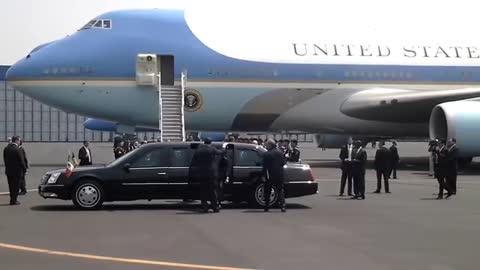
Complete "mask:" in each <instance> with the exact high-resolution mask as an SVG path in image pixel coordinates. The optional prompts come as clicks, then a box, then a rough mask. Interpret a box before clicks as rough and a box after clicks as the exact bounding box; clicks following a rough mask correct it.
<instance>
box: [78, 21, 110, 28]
mask: <svg viewBox="0 0 480 270" xmlns="http://www.w3.org/2000/svg"><path fill="white" fill-rule="evenodd" d="M91 28H97V29H112V20H91V21H89V22H88V23H87V24H86V25H85V26H84V27H82V28H81V29H80V30H85V29H91Z"/></svg>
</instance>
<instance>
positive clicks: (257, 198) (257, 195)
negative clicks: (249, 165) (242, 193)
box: [252, 183, 278, 207]
mask: <svg viewBox="0 0 480 270" xmlns="http://www.w3.org/2000/svg"><path fill="white" fill-rule="evenodd" d="M264 188H265V183H259V184H257V186H256V187H255V190H254V191H253V194H252V195H253V196H252V197H253V198H252V203H253V204H254V205H255V206H257V207H264V206H265V196H264V193H263V192H264ZM277 202H278V192H277V188H276V187H274V186H272V192H271V193H270V206H274V205H276V204H277Z"/></svg>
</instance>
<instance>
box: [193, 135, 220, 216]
mask: <svg viewBox="0 0 480 270" xmlns="http://www.w3.org/2000/svg"><path fill="white" fill-rule="evenodd" d="M211 144H212V140H211V139H210V138H207V139H205V141H204V144H203V145H199V146H198V149H197V150H196V151H195V154H194V155H193V158H192V162H191V165H190V167H191V168H190V177H191V178H194V179H195V180H196V181H195V182H199V183H200V196H201V200H202V208H203V212H204V213H208V209H209V207H208V203H207V201H210V208H212V209H213V211H214V212H215V213H218V212H219V211H220V209H219V207H218V191H217V188H218V182H217V181H218V163H217V155H219V154H221V153H220V151H219V150H217V149H216V148H215V147H213V146H212V145H211Z"/></svg>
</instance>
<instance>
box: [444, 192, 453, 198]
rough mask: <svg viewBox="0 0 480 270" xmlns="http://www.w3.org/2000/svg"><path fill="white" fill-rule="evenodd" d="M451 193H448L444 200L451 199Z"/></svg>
mask: <svg viewBox="0 0 480 270" xmlns="http://www.w3.org/2000/svg"><path fill="white" fill-rule="evenodd" d="M452 195H453V193H448V194H447V196H445V199H448V198H450V197H452Z"/></svg>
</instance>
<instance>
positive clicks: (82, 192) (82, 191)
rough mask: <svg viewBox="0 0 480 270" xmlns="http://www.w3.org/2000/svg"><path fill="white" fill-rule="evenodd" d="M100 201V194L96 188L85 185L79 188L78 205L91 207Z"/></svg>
mask: <svg viewBox="0 0 480 270" xmlns="http://www.w3.org/2000/svg"><path fill="white" fill-rule="evenodd" d="M99 199H100V192H99V190H98V189H97V187H95V186H93V185H90V184H86V185H83V186H81V187H80V188H79V189H78V191H77V201H78V203H79V204H80V205H82V206H85V207H91V206H94V205H95V204H97V202H98V200H99Z"/></svg>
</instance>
